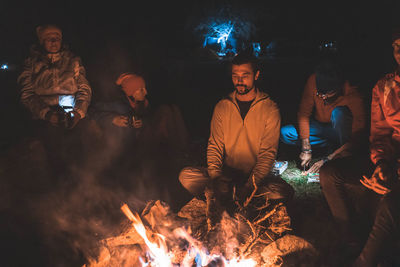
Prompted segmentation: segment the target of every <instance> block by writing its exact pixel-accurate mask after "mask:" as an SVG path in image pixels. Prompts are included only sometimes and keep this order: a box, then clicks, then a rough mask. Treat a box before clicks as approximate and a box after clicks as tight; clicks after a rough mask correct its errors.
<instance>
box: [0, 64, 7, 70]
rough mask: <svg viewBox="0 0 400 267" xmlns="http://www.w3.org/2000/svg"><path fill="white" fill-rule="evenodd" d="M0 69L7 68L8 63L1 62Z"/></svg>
mask: <svg viewBox="0 0 400 267" xmlns="http://www.w3.org/2000/svg"><path fill="white" fill-rule="evenodd" d="M0 69H1V70H8V65H7V64H1V66H0Z"/></svg>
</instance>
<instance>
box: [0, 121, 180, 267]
mask: <svg viewBox="0 0 400 267" xmlns="http://www.w3.org/2000/svg"><path fill="white" fill-rule="evenodd" d="M89 137H90V138H89V139H96V136H95V135H94V134H92V135H90V136H89ZM100 137H101V139H98V140H96V142H93V140H92V143H94V144H97V147H95V148H93V147H92V148H91V150H90V151H89V152H88V151H86V152H88V153H82V155H80V156H81V157H79V155H77V154H68V155H67V158H69V159H68V160H65V161H63V162H58V164H59V165H61V166H62V165H63V167H64V168H63V172H62V173H58V176H57V175H56V173H55V172H53V171H52V168H53V167H54V166H53V164H54V161H53V160H52V158H53V157H54V156H55V155H49V154H48V153H47V152H46V149H45V148H44V146H43V145H42V144H41V143H40V142H38V141H34V142H33V144H34V145H33V147H31V148H29V146H28V147H26V145H27V144H24V145H21V146H20V148H19V149H21V150H22V151H26V150H29V149H31V150H32V151H33V152H32V153H27V155H26V158H27V159H26V161H23V160H22V159H20V164H21V165H23V164H29V165H30V166H32V168H28V170H30V173H29V174H28V173H21V174H20V175H23V176H24V180H23V181H22V186H24V187H26V188H25V190H24V191H23V192H22V191H21V192H16V191H17V189H16V187H17V185H18V183H19V182H21V181H18V182H17V181H16V182H15V184H13V183H11V182H6V183H5V184H6V186H7V187H6V188H7V191H8V192H7V194H6V195H3V196H2V199H3V200H7V201H8V203H9V206H10V207H11V206H12V205H13V204H12V202H13V201H15V202H17V201H20V200H19V199H17V196H18V198H21V199H23V200H24V203H23V204H21V205H20V206H19V209H20V210H19V211H18V212H21V213H26V214H25V215H22V217H23V218H24V219H23V220H25V221H26V222H27V223H29V224H30V225H32V228H31V229H24V231H25V232H30V231H34V232H36V234H35V235H36V238H37V242H38V243H39V244H40V246H41V248H40V250H41V255H36V257H38V258H41V259H39V260H38V261H41V263H43V262H44V264H43V265H44V266H71V265H82V264H83V263H84V262H85V259H87V258H88V256H93V255H97V252H98V251H97V249H98V242H99V241H100V240H102V239H104V238H105V237H108V236H111V235H114V234H115V233H116V232H117V231H119V230H120V229H121V224H122V223H123V222H124V221H125V220H126V218H125V216H124V215H123V214H122V213H121V211H120V206H121V204H122V203H127V204H128V205H129V206H130V207H131V208H132V209H133V210H135V211H138V212H141V210H142V209H143V208H144V207H145V205H146V203H147V201H148V200H150V199H160V198H164V199H165V198H168V197H169V196H168V194H166V193H165V191H164V190H159V187H160V186H159V185H160V181H161V180H162V179H167V173H165V176H166V177H156V175H159V173H160V172H161V171H157V160H155V159H153V158H152V155H151V154H149V155H146V156H144V155H143V154H140V151H137V150H135V147H134V146H133V147H132V146H130V145H129V144H131V145H132V143H130V142H129V140H130V139H132V136H129V133H125V134H121V135H115V134H114V135H111V133H110V132H107V131H106V129H103V132H102V135H101V136H100ZM85 142H89V141H88V140H85ZM81 148H82V147H81ZM83 148H86V147H85V146H84V147H83ZM86 149H87V148H86ZM24 153H26V152H24ZM74 159H77V160H74ZM71 162H72V163H71ZM25 168H26V166H25ZM14 171H16V170H14ZM28 175H29V176H28ZM171 177H172V179H173V178H174V177H173V175H172V176H170V178H171ZM175 179H176V180H177V174H176V177H175ZM24 181H27V182H29V184H26V185H25V184H24ZM18 186H20V187H21V185H18ZM12 188H13V189H12ZM14 195H15V197H14ZM14 198H15V199H14ZM25 199H26V201H25ZM2 204H3V205H4V202H3V203H2ZM11 208H12V207H11ZM16 212H17V211H16ZM29 249H30V247H29V246H28V247H27V248H26V250H29ZM18 253H23V254H24V253H26V252H24V251H19V252H18ZM43 258H44V259H43ZM43 265H42V266H43Z"/></svg>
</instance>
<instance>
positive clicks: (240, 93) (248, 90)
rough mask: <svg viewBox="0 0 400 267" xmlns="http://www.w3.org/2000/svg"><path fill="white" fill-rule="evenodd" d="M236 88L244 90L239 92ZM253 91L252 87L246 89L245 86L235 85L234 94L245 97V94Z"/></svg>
mask: <svg viewBox="0 0 400 267" xmlns="http://www.w3.org/2000/svg"><path fill="white" fill-rule="evenodd" d="M238 87H244V90H243V91H240V90H239V89H238ZM253 89H254V86H253V87H251V88H248V87H247V86H246V85H243V84H237V85H235V90H236V93H237V94H238V95H246V94H248V93H249V92H250V91H251V90H253Z"/></svg>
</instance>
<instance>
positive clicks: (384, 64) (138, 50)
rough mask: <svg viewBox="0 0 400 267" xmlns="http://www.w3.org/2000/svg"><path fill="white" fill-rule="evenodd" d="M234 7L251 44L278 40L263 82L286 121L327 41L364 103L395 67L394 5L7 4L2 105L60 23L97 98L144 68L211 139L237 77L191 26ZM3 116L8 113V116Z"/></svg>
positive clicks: (156, 94)
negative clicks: (214, 115)
mask: <svg viewBox="0 0 400 267" xmlns="http://www.w3.org/2000/svg"><path fill="white" fill-rule="evenodd" d="M227 6H229V7H230V10H231V13H232V14H237V15H239V16H241V17H243V18H244V19H248V20H250V21H251V22H252V23H253V25H254V26H255V31H254V34H252V36H251V39H250V40H249V41H258V42H262V44H264V45H266V44H268V43H269V42H270V41H273V40H275V41H279V44H280V46H279V47H278V51H279V53H278V55H277V56H276V57H275V58H273V59H272V58H262V59H261V63H262V64H261V66H262V67H263V69H262V77H261V78H262V79H261V80H260V83H259V86H260V87H261V88H263V89H264V90H266V91H268V92H269V93H270V94H271V95H272V96H274V97H275V99H276V101H277V102H278V104H279V106H280V107H281V109H282V111H283V112H284V114H285V115H287V116H285V118H283V120H284V122H285V120H287V121H293V120H294V119H295V113H296V107H297V106H296V105H297V102H298V101H297V100H298V97H299V96H300V94H301V90H302V88H303V85H304V82H305V79H306V78H307V76H308V75H309V73H310V72H311V71H312V67H313V66H314V63H315V60H316V55H317V53H318V51H317V49H318V48H317V47H318V45H319V44H320V42H321V41H329V40H333V41H336V42H337V46H338V51H339V53H340V54H341V56H342V57H343V58H344V59H346V66H347V73H348V75H349V79H351V81H352V82H353V83H354V84H355V85H358V86H359V87H360V91H361V92H362V93H364V94H365V95H366V97H367V102H368V101H369V99H368V97H369V92H370V91H371V88H372V86H373V85H374V83H375V82H376V80H377V79H378V78H379V77H381V76H382V75H383V74H384V73H387V72H389V71H391V70H392V69H393V66H394V61H393V59H392V55H391V39H390V38H391V31H392V29H393V28H394V27H397V26H399V25H400V23H399V22H398V7H399V3H398V2H396V1H380V2H379V3H366V2H364V1H347V2H339V1H306V2H304V3H303V2H299V1H250V2H244V1H221V0H220V1H218V0H214V1H210V0H208V1H199V0H198V1H160V2H158V1H126V2H123V1H106V2H104V3H102V2H101V1H97V2H86V1H80V2H79V1H69V2H68V3H65V4H60V3H55V2H50V1H49V2H40V1H39V2H37V1H34V2H28V3H23V4H21V3H10V2H6V3H3V6H2V8H1V10H0V18H1V21H2V23H1V25H0V36H1V43H0V60H3V61H6V62H8V63H9V64H12V65H13V66H12V67H13V70H12V71H9V72H7V73H1V78H2V79H1V87H2V89H3V90H2V91H3V97H2V101H1V102H2V107H5V106H7V107H5V109H4V110H7V109H8V108H10V107H9V105H10V101H14V102H13V104H15V98H16V97H17V96H16V93H17V87H16V82H15V80H16V77H17V74H18V73H19V71H20V67H21V64H22V62H23V60H24V58H25V57H26V56H27V55H28V53H29V47H30V45H31V44H33V43H35V42H36V41H37V39H36V33H35V28H36V26H38V25H40V24H42V23H55V24H58V25H60V26H61V28H62V29H63V37H64V42H65V43H66V44H68V45H69V47H70V48H71V50H72V51H73V52H75V53H76V54H77V55H79V56H80V57H81V58H82V61H83V63H84V65H85V67H86V70H87V76H88V79H89V81H90V83H91V85H92V87H93V102H95V101H99V100H107V99H110V98H112V97H113V95H115V94H116V92H117V91H118V90H117V88H116V86H115V84H114V81H115V79H116V77H118V75H119V74H120V73H122V72H126V71H141V72H143V73H145V75H146V77H147V82H148V89H149V90H150V95H151V96H152V97H153V99H154V100H155V101H159V102H175V103H177V104H178V105H180V107H181V108H182V109H183V112H184V116H185V117H186V118H187V120H188V121H189V122H190V124H192V125H188V127H190V130H191V132H192V133H193V135H198V134H200V136H202V137H206V136H207V134H208V133H207V127H208V121H209V119H210V116H211V114H210V113H211V111H212V107H213V105H214V104H215V103H216V101H217V100H218V99H219V98H220V97H221V96H223V95H225V94H226V93H228V92H229V91H230V89H231V83H230V77H229V68H228V64H227V62H226V61H223V60H220V61H217V60H215V59H210V58H205V57H204V56H203V54H201V52H199V51H201V49H200V48H201V45H202V42H203V39H202V36H201V35H199V34H198V33H197V32H195V31H194V28H195V27H196V26H197V25H198V24H199V23H200V22H202V21H204V20H205V19H207V18H208V17H210V16H214V15H216V14H217V13H218V11H219V10H221V9H222V8H226V7H227ZM203 52H204V51H203ZM5 113H6V114H7V115H6V116H5V118H4V119H5V120H11V119H10V118H9V116H10V113H9V112H2V114H3V116H4V115H5ZM13 114H14V112H13ZM11 121H12V120H11ZM14 123H15V122H12V124H14ZM8 129H11V127H8ZM18 132H19V131H18ZM3 134H5V133H3ZM9 136H10V137H12V138H15V137H16V136H15V134H14V133H10V134H9ZM3 143H5V142H4V141H3V142H2V144H3Z"/></svg>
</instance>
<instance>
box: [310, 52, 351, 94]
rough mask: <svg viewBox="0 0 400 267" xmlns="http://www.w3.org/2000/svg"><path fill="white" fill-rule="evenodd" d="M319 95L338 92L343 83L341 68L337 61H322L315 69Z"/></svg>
mask: <svg viewBox="0 0 400 267" xmlns="http://www.w3.org/2000/svg"><path fill="white" fill-rule="evenodd" d="M315 79H316V83H317V91H318V92H319V93H327V92H340V91H341V90H342V89H343V85H344V83H345V78H344V74H343V71H342V67H341V65H340V63H339V62H338V61H337V60H334V59H324V60H322V61H321V62H320V63H319V64H318V65H317V66H316V68H315Z"/></svg>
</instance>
